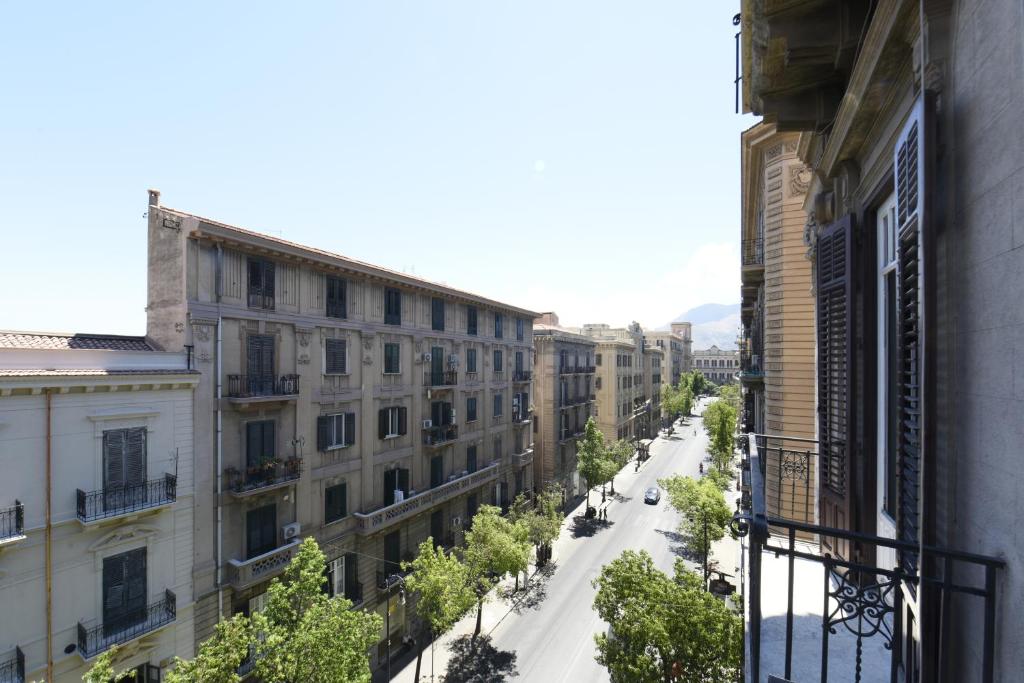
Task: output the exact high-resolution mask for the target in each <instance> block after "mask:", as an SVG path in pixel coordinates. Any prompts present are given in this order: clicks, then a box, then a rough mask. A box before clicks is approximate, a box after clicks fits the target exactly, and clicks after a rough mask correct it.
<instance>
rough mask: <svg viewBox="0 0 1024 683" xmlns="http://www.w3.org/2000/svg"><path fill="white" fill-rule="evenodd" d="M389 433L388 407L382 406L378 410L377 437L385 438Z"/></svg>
mask: <svg viewBox="0 0 1024 683" xmlns="http://www.w3.org/2000/svg"><path fill="white" fill-rule="evenodd" d="M387 435H388V409H387V408H381V409H380V410H378V411H377V438H378V439H383V438H384V437H386V436H387Z"/></svg>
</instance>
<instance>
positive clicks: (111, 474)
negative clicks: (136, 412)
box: [103, 429, 125, 489]
mask: <svg viewBox="0 0 1024 683" xmlns="http://www.w3.org/2000/svg"><path fill="white" fill-rule="evenodd" d="M124 451H125V431H124V430H123V429H115V430H112V431H109V432H103V488H104V489H113V488H119V487H122V486H124V483H125V471H124V470H125V468H124Z"/></svg>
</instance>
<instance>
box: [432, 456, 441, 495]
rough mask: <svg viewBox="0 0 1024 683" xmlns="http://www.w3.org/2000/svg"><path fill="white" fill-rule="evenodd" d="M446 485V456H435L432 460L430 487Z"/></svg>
mask: <svg viewBox="0 0 1024 683" xmlns="http://www.w3.org/2000/svg"><path fill="white" fill-rule="evenodd" d="M443 483H444V456H443V455H435V456H434V457H433V458H431V459H430V487H431V488H434V487H435V486H440V485H441V484H443Z"/></svg>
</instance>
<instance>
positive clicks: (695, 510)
mask: <svg viewBox="0 0 1024 683" xmlns="http://www.w3.org/2000/svg"><path fill="white" fill-rule="evenodd" d="M658 485H659V486H661V487H662V488H663V489H665V492H666V493H668V500H669V504H670V505H671V506H672V507H673V508H675V509H676V511H678V512H679V514H680V515H682V520H681V521H680V523H679V530H680V532H682V533H683V534H684V535H686V536H687V537H688V538H689V546H690V548H691V549H692V550H693V551H694V552H697V553H700V554H701V555H705V554H706V553H708V552H709V551H710V546H711V545H712V544H713V543H714V542H715V541H718V540H719V539H722V538H724V537H725V533H726V530H727V529H729V524H730V522H731V521H732V510H730V509H729V504H728V503H726V501H725V495H724V494H723V493H722V489H721V488H719V486H718V484H717V483H716V482H715V481H714V480H713V479H711V478H704V479H700V480H697V479H693V478H692V477H684V476H682V475H675V476H672V477H668V478H665V479H659V480H658ZM705 521H707V544H705V543H704V522H705Z"/></svg>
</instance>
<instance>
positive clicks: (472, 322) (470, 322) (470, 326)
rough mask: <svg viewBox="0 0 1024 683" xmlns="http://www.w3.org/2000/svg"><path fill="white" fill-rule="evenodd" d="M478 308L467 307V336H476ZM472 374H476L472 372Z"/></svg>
mask: <svg viewBox="0 0 1024 683" xmlns="http://www.w3.org/2000/svg"><path fill="white" fill-rule="evenodd" d="M476 317H477V311H476V306H466V334H472V335H475V334H476ZM470 372H475V371H473V370H471V371H470Z"/></svg>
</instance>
